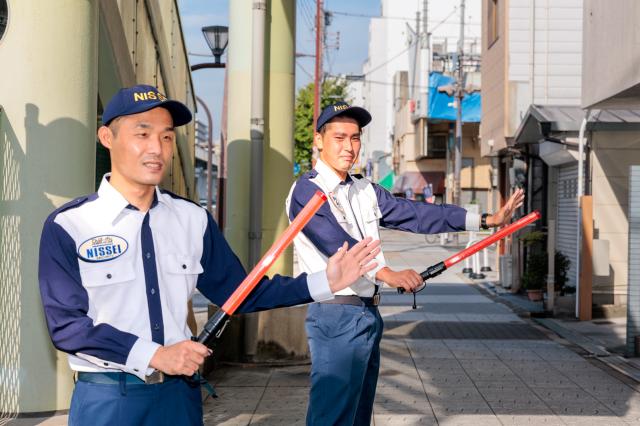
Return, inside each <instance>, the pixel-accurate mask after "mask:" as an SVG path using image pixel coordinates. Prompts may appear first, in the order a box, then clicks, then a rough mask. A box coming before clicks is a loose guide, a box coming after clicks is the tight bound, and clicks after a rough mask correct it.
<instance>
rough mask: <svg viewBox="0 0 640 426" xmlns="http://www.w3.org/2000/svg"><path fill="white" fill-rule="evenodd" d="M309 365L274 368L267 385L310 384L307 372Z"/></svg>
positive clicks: (302, 385) (304, 385)
mask: <svg viewBox="0 0 640 426" xmlns="http://www.w3.org/2000/svg"><path fill="white" fill-rule="evenodd" d="M310 373H311V366H310V365H304V366H296V367H287V368H276V369H274V370H273V372H272V374H271V377H270V378H269V387H288V386H293V387H308V386H311V380H310V378H309V374H310Z"/></svg>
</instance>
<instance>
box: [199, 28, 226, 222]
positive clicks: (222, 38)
mask: <svg viewBox="0 0 640 426" xmlns="http://www.w3.org/2000/svg"><path fill="white" fill-rule="evenodd" d="M202 34H203V35H204V38H205V40H206V41H207V44H208V45H209V49H211V53H212V54H213V57H214V60H215V62H208V63H203V64H195V65H192V66H191V71H197V70H201V69H205V68H225V67H226V64H225V63H223V62H221V61H220V57H221V56H222V54H223V53H224V50H225V49H226V48H227V44H228V42H229V28H228V27H224V26H221V25H211V26H208V27H202ZM225 96H226V94H225ZM196 100H197V101H198V102H199V103H200V104H201V105H202V106H203V108H204V110H205V113H206V114H207V119H208V120H209V142H208V145H209V146H208V148H209V153H208V154H207V210H209V212H211V204H212V199H211V198H212V193H213V191H212V185H211V163H212V157H213V130H212V129H213V121H212V120H211V114H210V112H209V108H207V106H206V105H205V103H204V102H202V99H200V98H198V97H197V96H196ZM224 176H225V141H224V140H222V139H221V140H220V164H219V166H218V203H217V207H216V209H217V216H218V217H217V219H218V227H219V228H220V229H221V230H222V229H224V220H223V219H224Z"/></svg>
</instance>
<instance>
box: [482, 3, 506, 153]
mask: <svg viewBox="0 0 640 426" xmlns="http://www.w3.org/2000/svg"><path fill="white" fill-rule="evenodd" d="M489 1H491V0H482V25H483V31H482V70H481V75H482V126H481V129H480V136H481V154H482V155H487V154H489V153H490V152H491V151H492V150H493V151H498V150H500V149H502V148H504V147H506V139H505V120H506V109H505V105H507V86H506V78H507V71H506V67H507V59H506V55H507V51H506V46H507V20H506V13H507V12H506V10H507V8H506V5H505V3H506V0H501V1H499V2H498V39H497V40H496V41H495V42H494V43H493V44H492V45H491V46H489V45H488V39H487V32H486V30H484V28H486V24H487V13H488V12H487V3H488V2H489ZM490 140H493V148H491V147H490V146H489V141H490Z"/></svg>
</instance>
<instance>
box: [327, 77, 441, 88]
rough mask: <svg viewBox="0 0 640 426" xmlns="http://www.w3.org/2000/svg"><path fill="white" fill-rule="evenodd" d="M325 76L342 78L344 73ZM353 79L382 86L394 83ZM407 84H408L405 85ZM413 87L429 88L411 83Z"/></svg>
mask: <svg viewBox="0 0 640 426" xmlns="http://www.w3.org/2000/svg"><path fill="white" fill-rule="evenodd" d="M327 77H332V78H344V75H339V74H327ZM354 81H362V82H364V83H368V84H379V85H382V86H393V85H395V83H393V82H390V81H380V80H368V79H358V80H354ZM407 86H408V85H407ZM413 87H415V88H417V89H429V86H421V85H413Z"/></svg>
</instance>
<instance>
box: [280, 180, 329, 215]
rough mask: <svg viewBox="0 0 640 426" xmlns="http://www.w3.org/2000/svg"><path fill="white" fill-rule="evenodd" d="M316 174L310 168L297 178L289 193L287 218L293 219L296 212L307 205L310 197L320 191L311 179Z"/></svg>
mask: <svg viewBox="0 0 640 426" xmlns="http://www.w3.org/2000/svg"><path fill="white" fill-rule="evenodd" d="M316 176H318V172H317V171H315V170H311V171H309V172H307V173H305V174H303V175H302V176H300V177H299V178H298V180H297V181H296V183H295V187H294V188H293V192H292V193H291V203H290V206H289V211H288V212H287V213H288V215H289V220H293V219H294V218H295V217H296V216H297V214H298V213H299V212H300V210H302V208H303V207H304V206H306V205H307V203H308V202H309V200H311V197H313V195H314V194H315V193H316V192H317V191H322V189H320V187H319V186H318V185H316V184H315V183H313V182H312V181H311V179H313V178H314V177H316Z"/></svg>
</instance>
